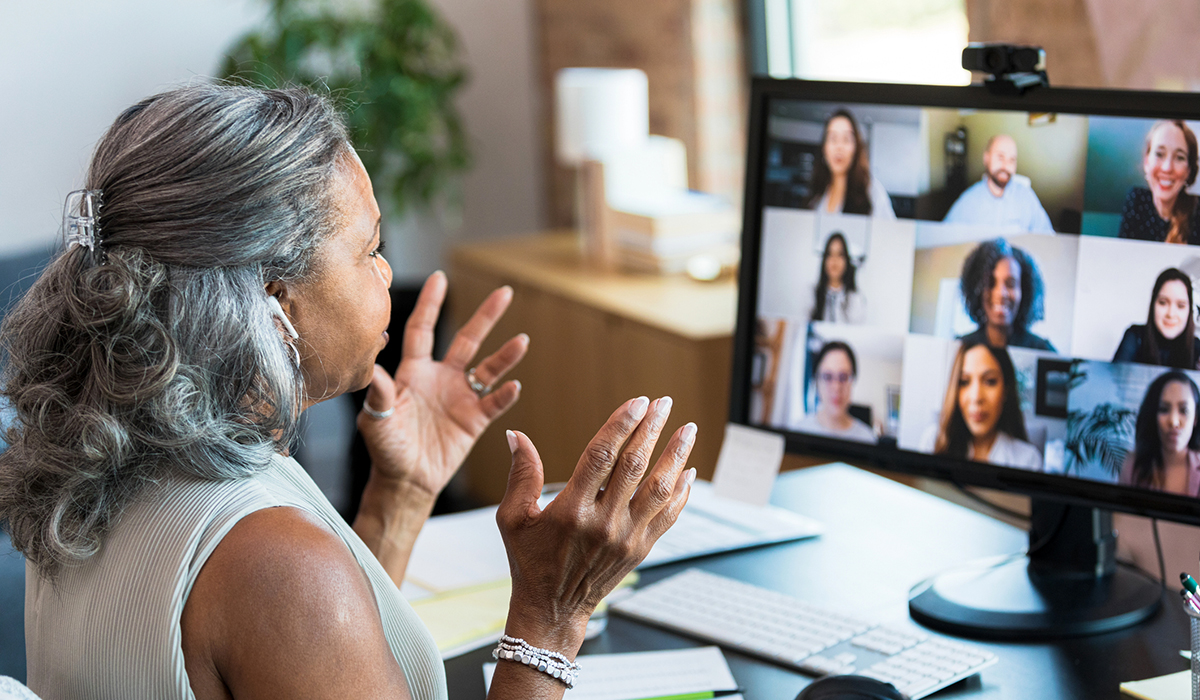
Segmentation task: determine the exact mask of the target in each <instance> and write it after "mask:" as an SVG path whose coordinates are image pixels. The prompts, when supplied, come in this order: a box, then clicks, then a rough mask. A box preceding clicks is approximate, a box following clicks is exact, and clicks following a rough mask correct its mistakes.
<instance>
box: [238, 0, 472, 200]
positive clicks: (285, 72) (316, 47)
mask: <svg viewBox="0 0 1200 700" xmlns="http://www.w3.org/2000/svg"><path fill="white" fill-rule="evenodd" d="M270 3H271V9H270V14H269V16H268V20H267V26H266V27H264V28H262V29H261V30H259V31H254V32H251V33H249V34H247V35H245V36H243V37H241V38H240V39H238V40H237V42H236V43H235V44H234V45H233V46H232V47H231V48H230V49H229V51H228V54H227V57H226V59H225V62H224V65H223V66H222V68H221V71H220V73H221V77H222V78H224V79H226V80H229V81H232V82H240V83H246V84H253V85H258V86H262V87H278V86H281V85H287V84H302V85H307V86H310V87H313V88H315V89H317V90H319V91H321V92H324V93H327V94H329V95H330V96H332V97H333V98H334V99H335V100H336V101H337V102H338V103H339V105H340V106H341V108H342V109H343V110H344V112H345V114H346V120H347V124H348V125H349V128H350V137H351V141H352V142H353V143H354V145H355V148H356V149H357V151H358V154H359V156H360V157H361V158H362V161H363V164H364V165H365V166H366V168H367V171H368V172H369V173H370V174H371V178H372V180H373V181H374V184H375V191H376V193H377V194H379V195H380V196H381V197H383V196H387V197H388V199H389V200H390V202H388V203H389V204H390V205H391V207H390V208H388V207H385V208H388V209H390V211H391V212H392V213H393V214H401V213H403V212H405V211H406V210H407V209H408V208H409V207H410V206H411V205H414V204H415V205H418V206H430V205H432V204H435V203H436V200H437V198H438V197H439V196H443V195H450V196H451V198H455V199H456V188H455V187H454V185H455V183H456V179H455V175H456V174H457V173H459V172H460V171H462V170H463V169H464V168H466V167H467V165H468V162H469V155H468V151H467V142H466V137H465V134H464V132H463V128H462V122H461V120H460V118H459V115H458V112H457V110H456V108H455V105H454V98H455V95H456V93H457V92H458V90H459V89H460V88H461V87H462V86H463V84H464V82H465V80H466V74H465V71H464V69H463V67H462V65H461V64H460V63H459V60H458V43H457V40H456V38H455V35H454V32H453V30H452V29H451V28H450V27H449V26H448V25H447V24H446V23H445V21H444V20H442V18H441V17H439V16H438V14H437V13H436V12H434V10H433V9H432V8H430V7H429V6H428V5H427V4H426V2H425V0H374V1H373V2H371V3H370V4H369V6H367V7H365V8H361V9H359V10H358V11H347V10H341V11H334V10H333V9H332V8H330V7H329V6H327V5H325V4H321V3H316V4H314V3H313V2H306V1H303V0H270Z"/></svg>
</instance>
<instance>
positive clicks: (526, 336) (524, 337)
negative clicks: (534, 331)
mask: <svg viewBox="0 0 1200 700" xmlns="http://www.w3.org/2000/svg"><path fill="white" fill-rule="evenodd" d="M517 337H518V338H520V339H521V341H522V342H526V343H528V342H529V334H528V333H518V334H517Z"/></svg>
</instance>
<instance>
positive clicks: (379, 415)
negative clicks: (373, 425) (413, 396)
mask: <svg viewBox="0 0 1200 700" xmlns="http://www.w3.org/2000/svg"><path fill="white" fill-rule="evenodd" d="M362 410H363V413H365V414H367V415H368V416H370V417H372V418H374V419H375V420H383V419H384V418H387V417H388V416H390V415H392V414H393V413H395V412H396V407H395V406H392V407H391V408H389V409H388V410H386V411H376V410H375V409H373V408H371V406H370V405H369V404H367V402H366V401H363V407H362Z"/></svg>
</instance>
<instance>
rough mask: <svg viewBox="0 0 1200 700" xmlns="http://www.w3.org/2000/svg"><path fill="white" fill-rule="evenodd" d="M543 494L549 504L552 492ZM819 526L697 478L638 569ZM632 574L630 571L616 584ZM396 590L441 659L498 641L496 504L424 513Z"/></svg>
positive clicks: (504, 581)
mask: <svg viewBox="0 0 1200 700" xmlns="http://www.w3.org/2000/svg"><path fill="white" fill-rule="evenodd" d="M543 498H544V501H545V502H549V500H550V499H552V498H553V494H551V495H548V496H544V497H543ZM820 532H821V525H820V523H817V522H816V521H814V520H811V519H809V518H805V517H804V516H801V515H797V514H796V513H793V512H791V511H789V510H785V509H783V508H779V507H776V506H770V505H768V506H752V505H748V504H746V503H740V502H738V501H733V500H730V499H726V498H720V497H718V496H717V495H716V494H714V493H713V487H712V484H710V483H708V482H705V481H697V482H696V483H695V484H693V485H692V493H691V496H690V498H689V500H688V504H687V506H686V507H685V508H684V510H683V513H682V514H680V516H679V520H678V521H677V522H676V523H675V526H674V527H672V528H671V529H670V530H668V531H667V533H666V534H665V535H663V536H662V537H661V538H660V539H659V541H658V542H657V543H656V544H655V545H654V549H652V550H651V551H650V554H649V556H647V557H646V560H645V561H644V562H642V567H648V566H657V565H659V564H666V563H668V562H673V561H679V560H681V559H688V558H691V557H697V556H703V555H706V554H713V553H716V552H725V551H730V550H735V549H741V548H744V547H754V546H757V545H762V544H767V543H771V542H783V541H787V540H794V539H800V538H803V537H813V536H815V535H817V534H819V533H820ZM636 580H637V577H636V575H635V574H631V575H630V576H629V577H627V578H626V579H625V581H623V582H622V583H621V587H625V586H629V585H632V584H633V583H634V582H635V581H636ZM400 590H401V592H402V593H403V594H404V597H405V598H406V599H407V600H408V601H409V602H410V603H411V604H412V606H413V609H414V610H415V611H416V612H417V615H419V616H420V617H421V620H422V621H423V622H424V623H425V626H426V627H428V628H429V629H430V631H432V632H433V638H434V641H435V642H436V643H437V646H438V651H440V652H441V653H442V658H444V659H448V658H452V657H454V656H457V655H459V654H463V653H466V652H468V651H470V650H472V649H477V648H479V647H481V646H484V645H486V644H490V643H492V642H494V641H496V640H497V639H499V638H500V634H501V633H502V632H503V631H504V621H505V619H506V617H507V615H508V598H509V594H510V591H511V590H512V584H511V581H510V579H509V575H508V556H507V554H505V551H504V541H503V540H502V539H501V538H500V530H499V528H497V527H496V508H495V507H494V506H493V507H490V508H479V509H476V510H469V511H465V512H463V513H454V514H452V515H439V516H437V517H434V518H430V519H429V521H428V522H427V523H425V527H424V528H422V530H421V535H420V536H419V537H418V538H417V542H416V545H415V546H414V547H413V552H412V557H411V558H410V559H409V562H408V575H407V577H406V578H405V580H404V585H403V586H401V589H400ZM601 612H603V609H601Z"/></svg>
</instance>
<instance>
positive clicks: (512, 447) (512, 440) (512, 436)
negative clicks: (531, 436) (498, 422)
mask: <svg viewBox="0 0 1200 700" xmlns="http://www.w3.org/2000/svg"><path fill="white" fill-rule="evenodd" d="M504 437H506V438H508V451H509V452H512V453H513V454H516V453H517V434H516V433H514V432H513V431H511V430H505V431H504Z"/></svg>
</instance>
